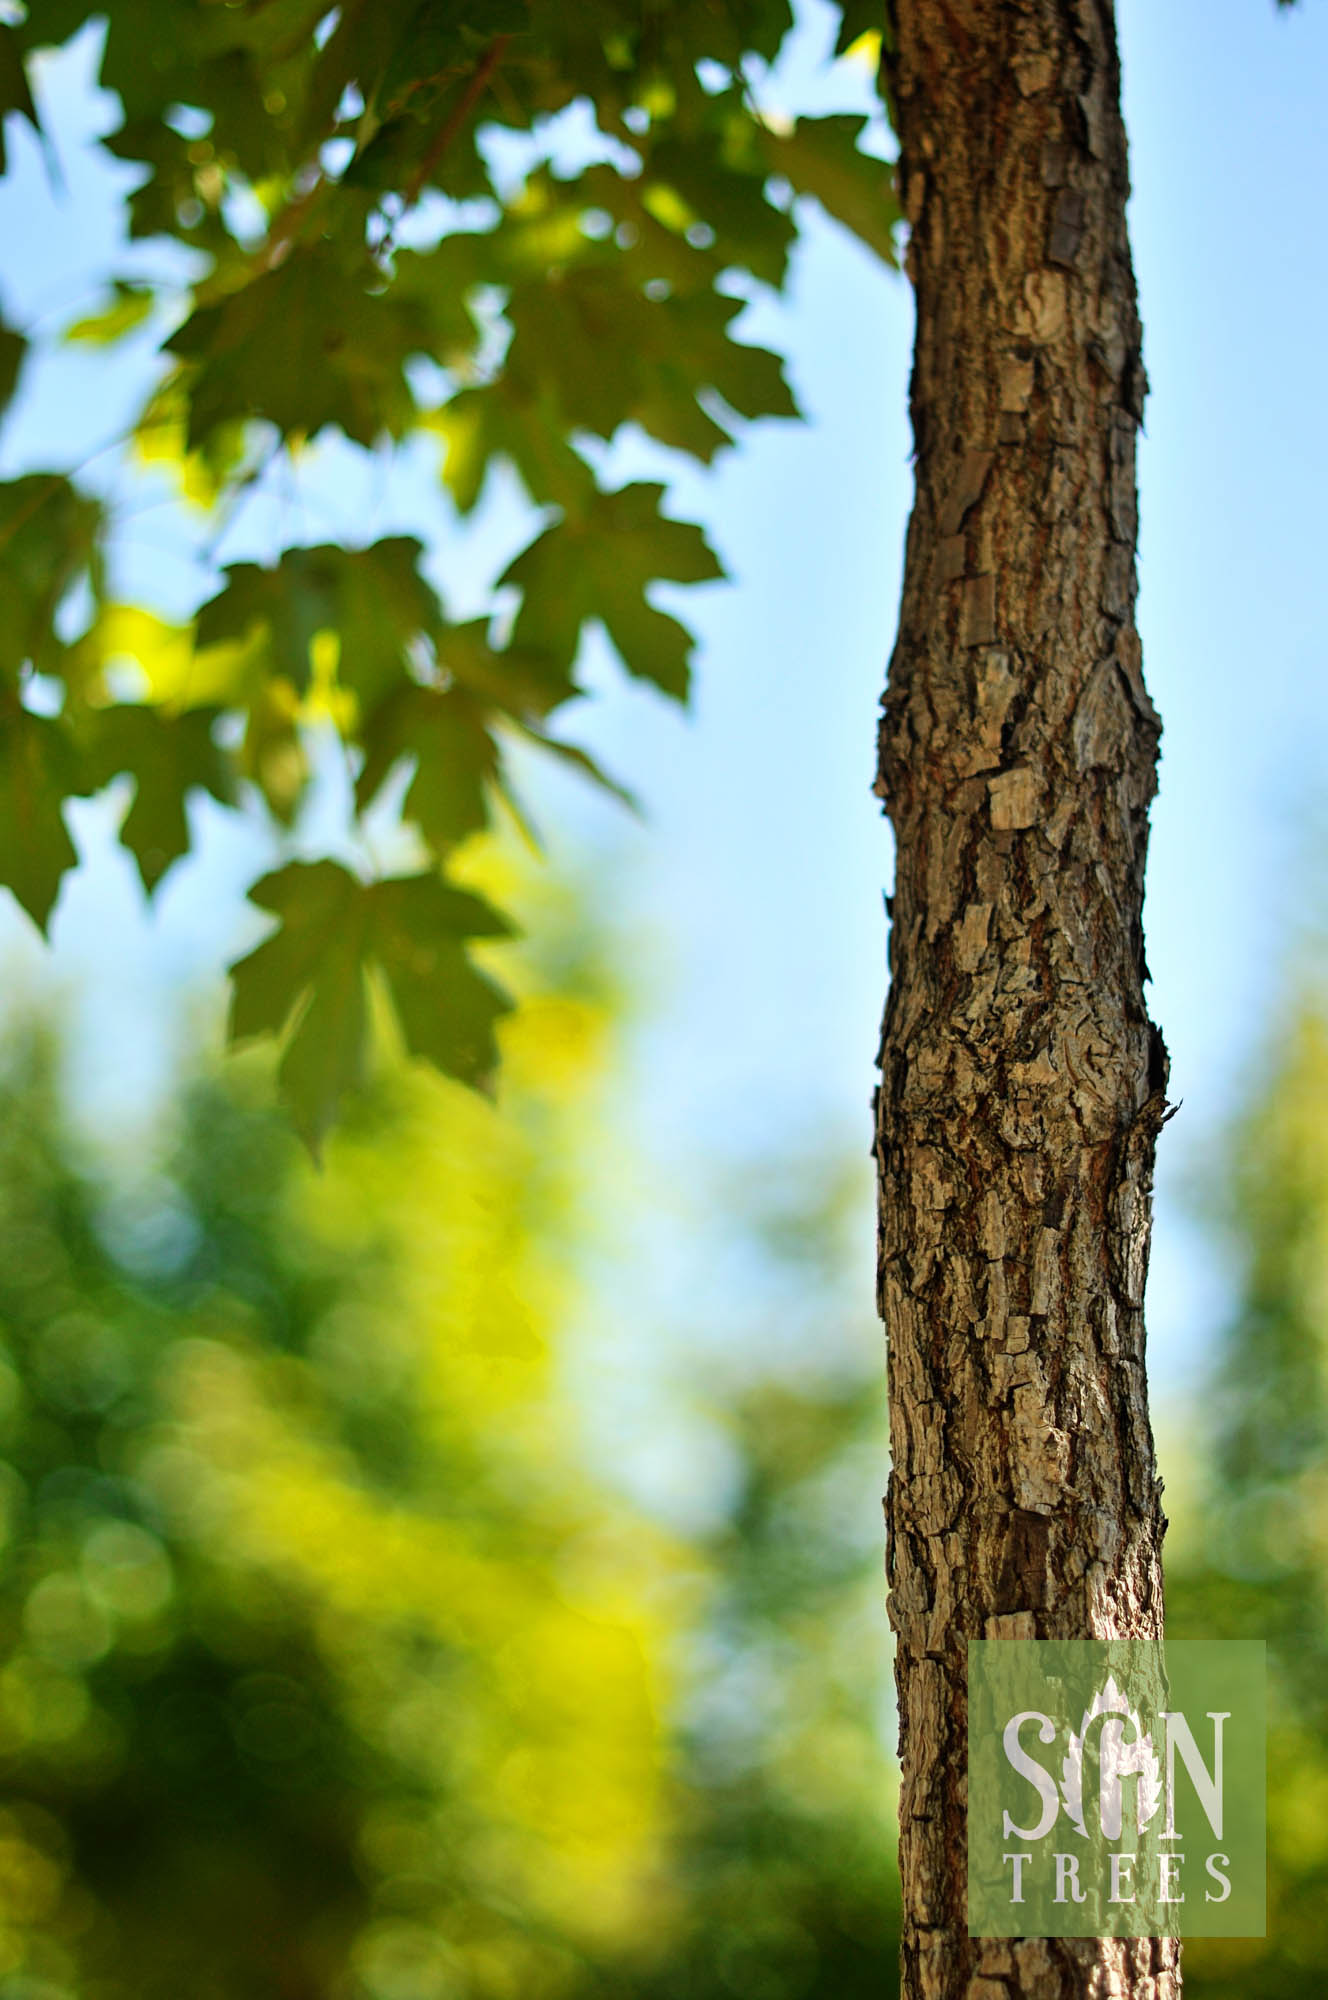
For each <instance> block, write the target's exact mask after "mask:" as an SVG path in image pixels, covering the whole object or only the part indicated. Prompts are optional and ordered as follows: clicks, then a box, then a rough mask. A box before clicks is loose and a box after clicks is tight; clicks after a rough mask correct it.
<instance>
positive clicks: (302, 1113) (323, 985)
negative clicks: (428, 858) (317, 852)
mask: <svg viewBox="0 0 1328 2000" xmlns="http://www.w3.org/2000/svg"><path fill="white" fill-rule="evenodd" d="M249 894H250V898H251V900H252V901H253V902H255V903H257V905H258V906H259V908H260V909H264V910H267V911H269V912H270V913H271V914H272V915H273V916H275V917H278V918H279V919H280V926H279V928H278V929H277V930H276V931H275V932H274V933H273V935H272V936H271V937H269V938H267V939H266V940H265V941H264V942H263V943H262V944H260V945H259V946H258V947H257V949H256V950H255V951H252V952H250V953H249V954H248V956H247V957H245V958H243V959H241V960H240V961H239V963H238V964H237V965H235V966H233V967H232V968H231V971H232V981H233V985H232V1001H231V1022H230V1032H231V1038H232V1040H234V1041H243V1040H247V1039H249V1038H250V1037H253V1036H256V1035H267V1034H272V1035H278V1036H282V1037H284V1038H285V1049H284V1052H283V1055H282V1059H281V1064H280V1067H279V1070H278V1079H279V1082H280V1086H281V1090H282V1094H283V1096H284V1097H285V1099H286V1102H287V1104H288V1106H289V1108H290V1111H291V1115H292V1118H293V1120H294V1122H295V1125H296V1127H297V1129H298V1130H299V1132H300V1133H301V1135H302V1137H303V1138H304V1139H305V1141H306V1143H307V1144H308V1146H309V1147H310V1150H311V1151H312V1152H313V1153H314V1154H315V1156H317V1153H318V1151H319V1148H320V1146H321V1144H322V1141H323V1139H324V1137H325V1136H326V1133H327V1131H328V1129H329V1127H330V1126H331V1124H332V1122H333V1120H334V1119H335V1117H336V1114H337V1107H338V1105H339V1103H340V1101H341V1099H342V1097H343V1096H344V1095H345V1094H346V1092H347V1091H348V1090H351V1089H353V1088H354V1087H355V1086H356V1085H357V1084H358V1083H359V1082H360V1080H361V1079H362V1077H363V1074H364V1070H365V1065H366V1062H367V1054H368V1051H367V1039H368V1000H367V990H366V980H367V978H368V977H369V976H370V974H371V973H374V972H377V973H378V974H380V975H381V976H382V978H383V979H384V981H385V983H386V986H387V989H388V992H389V994H390V996H391V999H392V1002H393V1006H394V1009H395V1012H396V1015H397V1019H398V1021H399V1023H400V1026H401V1031H402V1036H403V1039H404V1040H405V1043H406V1046H407V1048H408V1049H409V1051H410V1052H411V1054H412V1055H415V1056H419V1057H422V1058H423V1059H424V1060H426V1061H428V1062H431V1063H432V1064H433V1065H434V1066H435V1068H437V1069H439V1070H441V1071H442V1072H443V1074H444V1075H447V1076H451V1077H454V1078H456V1079H457V1080H458V1081H459V1082H462V1083H467V1084H470V1085H472V1086H474V1087H477V1088H478V1087H482V1086H483V1085H484V1084H485V1083H486V1081H487V1079H488V1078H489V1076H490V1075H491V1073H492V1070H493V1067H494V1064H495V1062H496V1060H497V1048H496V1044H495V1041H494V1025H495V1023H496V1021H497V1020H498V1018H499V1017H500V1016H501V1015H502V1014H503V1013H505V1012H507V1011H508V1010H509V1008H510V1004H511V1003H510V1002H509V1001H508V999H507V997H506V996H505V995H504V994H503V993H502V992H501V991H500V990H499V989H498V988H497V987H496V986H495V985H494V984H493V983H492V982H491V981H490V980H488V979H486V978H485V977H484V975H483V974H482V973H480V972H477V971H476V969H475V967H474V966H473V965H472V964H471V963H470V960H469V958H468V957H467V954H466V949H465V945H466V940H467V939H468V938H474V937H504V936H507V935H509V934H510V930H509V926H508V925H507V924H506V923H505V922H504V920H503V919H502V918H501V917H500V916H499V915H498V913H497V912H496V911H495V910H493V909H491V908H490V906H489V905H488V904H487V903H485V902H484V901H482V900H481V898H479V897H478V896H472V895H469V894H468V893H467V892H465V891H464V890H460V889H454V888H452V887H451V886H450V885H449V884H447V883H445V882H443V881H441V880H440V879H439V878H438V876H436V875H433V874H426V875H413V876H402V877H397V878H395V879H393V880H390V881H386V882H375V883H364V882H359V881H357V880H356V878H355V877H354V876H353V875H351V874H350V873H349V872H348V871H347V870H346V869H345V868H342V867H341V866H340V865H339V863H337V862H335V861H314V862H303V861H297V862H292V863H290V864H289V865H288V866H287V867H285V868H281V869H279V870H277V871H276V873H274V874H271V875H267V876H264V878H263V880H262V881H261V882H258V883H256V884H255V885H254V887H253V888H252V889H251V890H250V892H249Z"/></svg>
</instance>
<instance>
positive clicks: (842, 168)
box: [762, 112, 900, 265]
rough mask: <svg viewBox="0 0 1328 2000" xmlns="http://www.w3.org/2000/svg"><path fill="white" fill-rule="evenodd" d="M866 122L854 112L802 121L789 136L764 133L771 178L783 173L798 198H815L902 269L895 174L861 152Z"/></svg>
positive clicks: (796, 123)
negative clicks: (896, 234) (896, 231)
mask: <svg viewBox="0 0 1328 2000" xmlns="http://www.w3.org/2000/svg"><path fill="white" fill-rule="evenodd" d="M866 123H867V120H866V119H865V118H863V117H861V116H859V115H858V114H857V113H854V112H835V113H833V114H832V115H831V116H830V117H827V118H799V119H797V120H796V122H795V123H794V126H793V129H792V130H791V131H789V132H771V131H768V130H767V131H764V132H763V133H762V144H763V146H764V148H765V155H766V159H767V161H768V162H769V166H770V171H771V173H775V174H783V175H784V177H785V179H786V180H787V181H788V182H789V183H790V184H791V186H792V187H793V189H794V191H795V192H796V193H798V194H809V195H813V196H814V197H815V198H816V200H817V201H819V202H820V204H821V206H822V208H823V209H824V210H825V212H826V214H827V215H831V216H833V217H834V219H835V221H836V222H842V223H843V225H844V227H845V228H846V229H851V230H852V231H853V234H854V235H855V236H856V237H858V238H859V239H860V240H861V241H862V242H863V243H865V244H866V245H867V247H868V249H869V250H874V251H875V252H876V254H877V256H878V257H880V258H882V259H883V260H884V261H885V262H886V263H887V264H894V265H897V264H898V262H899V258H898V254H897V252H896V249H895V239H894V227H895V224H896V223H897V222H898V221H899V219H900V209H899V203H898V201H897V199H896V197H895V188H894V169H893V167H891V166H890V164H889V163H888V161H885V160H878V159H874V158H873V157H872V156H871V154H869V153H861V152H859V151H858V138H859V136H860V134H861V132H862V129H863V127H864V126H865V125H866Z"/></svg>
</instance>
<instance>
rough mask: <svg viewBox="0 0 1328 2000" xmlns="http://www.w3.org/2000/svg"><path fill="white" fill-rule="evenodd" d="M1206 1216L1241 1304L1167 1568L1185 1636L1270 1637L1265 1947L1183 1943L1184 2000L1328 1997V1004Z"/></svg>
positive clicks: (1248, 1133)
mask: <svg viewBox="0 0 1328 2000" xmlns="http://www.w3.org/2000/svg"><path fill="white" fill-rule="evenodd" d="M1271 1047H1272V1049H1273V1051H1274V1054H1273V1058H1272V1060H1271V1061H1270V1062H1269V1064H1268V1065H1267V1067H1266V1069H1265V1072H1264V1074H1263V1075H1262V1076H1261V1077H1260V1079H1259V1080H1258V1082H1257V1084H1256V1086H1255V1087H1254V1088H1253V1089H1252V1091H1251V1093H1250V1097H1249V1102H1248V1104H1247V1108H1246V1110H1245V1112H1244V1115H1243V1116H1242V1117H1241V1119H1240V1121H1239V1122H1238V1124H1237V1125H1236V1126H1235V1127H1234V1128H1233V1130H1232V1132H1231V1134H1230V1138H1229V1142H1228V1146H1227V1149H1226V1151H1225V1153H1224V1155H1223V1156H1222V1159H1221V1162H1220V1166H1219V1167H1218V1168H1217V1169H1216V1170H1215V1171H1214V1172H1213V1173H1212V1175H1211V1176H1210V1180H1209V1185H1208V1192H1207V1201H1206V1206H1207V1209H1208V1212H1209V1218H1210V1220H1211V1222H1212V1223H1213V1225H1214V1229H1215V1231H1216V1232H1220V1240H1221V1242H1222V1245H1223V1247H1224V1248H1225V1249H1226V1250H1227V1251H1228V1253H1230V1254H1231V1255H1232V1256H1233V1257H1234V1259H1235V1263H1236V1269H1237V1272H1238V1277H1239V1306H1238V1310H1237V1312H1236V1315H1235V1317H1234V1319H1233V1321H1232V1324H1231V1325H1230V1327H1229V1328H1228V1330H1227V1334H1226V1337H1225V1344H1224V1350H1223V1356H1222V1362H1221V1367H1220V1372H1219V1375H1218V1379H1217V1384H1216V1393H1215V1395H1214V1396H1213V1398H1212V1400H1211V1403H1210V1404H1209V1405H1208V1406H1206V1407H1205V1406H1202V1405H1201V1406H1200V1407H1199V1408H1198V1409H1197V1410H1196V1411H1194V1412H1193V1413H1191V1415H1190V1417H1189V1419H1188V1421H1187V1425H1186V1430H1187V1439H1186V1443H1187V1448H1188V1449H1187V1456H1188V1457H1189V1459H1190V1464H1189V1467H1188V1470H1189V1473H1190V1478H1191V1479H1192V1481H1193V1483H1194V1486H1195V1488H1196V1498H1195V1501H1194V1502H1192V1503H1191V1507H1190V1508H1189V1509H1187V1510H1186V1512H1185V1513H1184V1514H1183V1515H1182V1518H1181V1520H1180V1521H1179V1522H1178V1530H1179V1532H1178V1534H1177V1536H1176V1538H1175V1541H1174V1545H1173V1546H1172V1547H1170V1548H1169V1551H1168V1554H1169V1561H1168V1569H1167V1606H1168V1617H1167V1624H1168V1630H1169V1631H1170V1632H1171V1633H1172V1634H1173V1635H1174V1636H1176V1637H1177V1638H1205V1639H1209V1638H1251V1639H1266V1640H1267V1642H1268V1667H1269V1746H1268V1870H1269V1880H1268V1886H1269V1897H1268V1937H1267V1939H1266V1940H1248V1941H1247V1940H1230V1941H1227V1940H1216V1939H1206V1940H1192V1941H1190V1942H1189V1943H1187V1945H1186V1947H1185V1991H1186V1993H1187V1994H1188V1995H1190V1996H1191V2000H1237V1996H1240V2000H1318V1996H1319V1995H1320V1994H1322V1992H1323V1991H1324V1989H1325V1985H1328V996H1325V993H1324V992H1323V990H1321V989H1320V990H1315V989H1313V988H1310V989H1308V990H1307V991H1306V992H1305V993H1304V995H1303V996H1302V998H1301V1000H1300V1004H1299V1005H1298V1006H1297V1007H1295V1008H1294V1009H1293V1010H1292V1011H1291V1012H1290V1015H1289V1018H1288V1019H1287V1021H1286V1022H1285V1023H1284V1029H1283V1032H1281V1033H1280V1034H1278V1035H1277V1036H1276V1038H1275V1039H1274V1040H1273V1042H1272V1043H1271Z"/></svg>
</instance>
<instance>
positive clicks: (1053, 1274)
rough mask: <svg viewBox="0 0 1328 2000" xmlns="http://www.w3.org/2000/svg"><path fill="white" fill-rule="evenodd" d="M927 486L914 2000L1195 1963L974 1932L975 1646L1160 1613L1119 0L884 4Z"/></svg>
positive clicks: (912, 1402)
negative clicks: (1148, 1353)
mask: <svg viewBox="0 0 1328 2000" xmlns="http://www.w3.org/2000/svg"><path fill="white" fill-rule="evenodd" d="M895 13H896V18H895V21H894V23H893V30H894V41H895V49H894V53H893V55H892V56H891V58H890V71H889V74H890V81H891V84H892V87H893V92H894V97H895V102H896V108H897V120H898V130H899V139H900V146H901V165H900V171H901V189H902V197H903V203H904V208H905V213H906V215H907V218H908V221H909V225H910V247H909V259H908V261H909V272H910V276H911V278H912V280H913V284H914V288H915V292H916V301H917V334H916V351H915V358H914V369H913V380H912V391H911V401H912V419H913V433H914V441H915V448H916V479H917V491H916V498H915V503H914V509H913V515H912V519H911V522H910V526H909V532H908V545H907V555H906V562H905V573H904V588H903V602H902V609H901V615H900V627H899V636H898V640H897V643H896V646H895V651H894V656H893V659H892V661H891V666H890V675H889V683H888V688H887V692H886V698H885V702H884V705H883V722H882V729H881V754H880V775H879V779H878V786H877V789H878V791H879V792H880V793H881V795H882V797H883V798H884V799H885V801H886V805H887V810H888V812H889V815H890V818H891V820H892V822H893V824H894V829H895V835H896V845H897V862H896V882H895V892H894V897H893V904H892V925H891V938H890V966H891V985H890V996H889V1002H888V1005H887V1009H886V1017H885V1027H884V1034H883V1041H882V1051H881V1072H882V1075H881V1086H880V1091H879V1097H878V1126H879V1136H878V1151H879V1164H880V1190H881V1229H880V1287H881V1311H882V1316H883V1318H884V1320H885V1322H886V1328H887V1333H888V1337H889V1353H890V1383H891V1388H890V1421H891V1447H892V1459H893V1470H892V1472H891V1478H890V1492H889V1496H888V1500H887V1516H888V1529H889V1545H888V1556H887V1568H888V1573H889V1578H890V1585H891V1596H890V1609H891V1617H892V1622H893V1624H894V1627H895V1630H896V1633H897V1665H896V1678H897V1682H898V1689H899V1713H900V1756H901V1760H902V1765H903V1780H902V1793H901V1800H900V1865H901V1870H902V1875H903V1894H904V1940H903V1991H904V1994H905V1996H906V2000H958V1996H964V2000H1006V1996H1007V1995H1015V1994H1020V1995H1028V1996H1030V2000H1032V1996H1036V2000H1072V1996H1079V1995H1083V1996H1089V1995H1091V1996H1094V2000H1097V1997H1098V1996H1103V2000H1105V1996H1107V1995H1112V1996H1117V1995H1119V1996H1125V1995H1128V1996H1130V2000H1171V1996H1174V1995H1176V1994H1178V1993H1179V1987H1180V1977H1179V1951H1178V1947H1177V1945H1176V1944H1175V1942H1174V1941H1172V1940H1149V1939H1136V1940H1128V1939H1119V1940H1116V1939H1106V1940H1098V1941H1093V1940H1089V1941H1083V1940H1078V1941H1076V1940H1069V1939H1026V1940H1016V1941H1013V1942H1000V1941H994V1940H988V1941H982V1940H976V1939H970V1938H969V1937H968V1935H967V1913H966V1884H965V1861H966V1829H965V1790H966V1764H967V1747H966V1646H967V1641H968V1640H969V1639H970V1638H988V1639H991V1638H1078V1639H1084V1638H1096V1637H1104V1638H1105V1637H1120V1638H1127V1637H1129V1638H1143V1637H1152V1636H1157V1635H1159V1634H1160V1632H1161V1625H1162V1585H1161V1569H1160V1559H1159V1550H1160V1543H1161V1538H1162V1533H1163V1529H1164V1527H1165V1520H1164V1517H1163V1515H1162V1511H1161V1506H1160V1500H1159V1494H1160V1486H1159V1482H1158V1481H1157V1479H1156V1476H1155V1469H1154V1457H1153V1440H1152V1433H1151V1429H1150V1425H1149V1418H1148V1405H1147V1390H1146V1383H1145V1374H1144V1326H1143V1312H1142V1306H1143V1290H1144V1274H1145V1269H1146V1265H1147V1256H1148V1233H1149V1204H1150V1193H1151V1179H1152V1161H1153V1149H1154V1142H1155V1139H1156V1135H1157V1131H1158V1128H1159V1125H1160V1124H1161V1122H1162V1119H1163V1116H1164V1113H1165V1086H1166V1078H1167V1058H1166V1050H1165V1048H1164V1046H1163V1043H1162V1039H1161V1036H1160V1035H1159V1034H1158V1032H1157V1030H1156V1029H1155V1028H1154V1027H1153V1026H1152V1025H1151V1023H1150V1022H1149V1019H1148V1014H1147V1009H1146V1007H1145V1004H1144V997H1143V982H1144V979H1145V978H1146V976H1147V974H1146V968H1145V965H1144V956H1143V932H1142V900H1143V874H1144V854H1145V847H1146V843H1147V830H1148V829H1147V815H1148V803H1149V800H1150V798H1151V797H1152V794H1153V791H1154V789H1155V764H1156V754H1157V743H1158V736H1159V733H1160V724H1159V721H1158V717H1157V714H1156V712H1155V710H1154V708H1153V706H1152V703H1151V702H1150V701H1149V698H1148V695H1147V693H1146V691H1145V688H1144V683H1143V678H1142V674H1141V669H1140V648H1139V641H1138V637H1137V634H1136V631H1135V623H1134V600H1135V521H1136V514H1135V477H1134V454H1135V432H1136V428H1137V426H1138V422H1139V419H1140V416H1141V414H1142V406H1143V395H1144V390H1145V386H1146V385H1145V379H1144V373H1143V368H1142V365H1141V361H1140V327H1139V319H1138V312H1137V308H1136V301H1135V288H1134V276H1133V272H1132V269H1131V264H1130V253H1129V243H1128V239H1127V234H1126V225H1125V201H1126V195H1127V191H1128V185H1127V170H1126V153H1125V134H1124V129H1123V126H1122V123H1121V116H1120V106H1119V65H1118V58H1117V54H1116V46H1115V31H1114V21H1113V15H1112V7H1111V0H897V3H896V8H895Z"/></svg>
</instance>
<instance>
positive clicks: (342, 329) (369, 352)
mask: <svg viewBox="0 0 1328 2000" xmlns="http://www.w3.org/2000/svg"><path fill="white" fill-rule="evenodd" d="M426 261H427V260H425V259H420V260H418V262H419V263H424V262H426ZM411 268H412V270H415V269H417V266H416V267H411ZM381 283H382V281H381V276H380V274H379V273H378V272H377V271H376V269H375V268H374V267H372V266H369V267H367V268H366V266H365V264H364V262H363V260H361V261H360V262H359V263H351V262H349V261H348V260H347V259H346V258H345V257H344V256H342V255H339V254H338V253H337V252H336V251H334V250H333V249H332V248H331V247H330V246H329V245H327V244H324V243H313V244H307V245H303V246H301V247H299V248H297V249H295V250H293V251H292V252H291V253H290V255H289V256H288V257H287V258H286V260H285V262H284V263H283V264H282V265H280V267H279V268H278V269H277V270H275V271H268V272H265V273H264V274H263V275H262V276H260V277H257V278H253V279H251V280H250V282H249V283H248V284H246V285H244V286H243V287H242V288H241V289H240V290H239V291H236V292H233V293H232V294H231V295H230V296H229V297H228V298H225V299H223V300H221V301H220V302H219V303H218V304H215V305H204V306H200V307H198V308H197V309H196V310H195V312H194V313H193V314H192V315H191V317H190V318H189V319H187V320H186V321H185V323H184V325H183V326H182V327H180V328H179V330H178V331H177V332H175V333H173V334H172V335H171V337H170V339H169V340H168V341H167V342H166V346H167V347H168V348H169V349H170V351H171V352H172V353H174V354H178V355H179V356H180V357H181V358H182V359H183V360H185V361H188V362H190V363H191V364H192V375H191V379H190V382H189V428H188V441H189V444H190V446H191V448H192V447H195V446H197V445H199V444H200V443H201V442H202V441H203V440H204V439H205V438H206V437H207V436H208V434H209V433H210V432H211V431H213V430H215V429H217V428H218V426H221V425H225V424H230V423H234V422H236V421H237V420H247V419H250V418H260V417H261V418H266V419H267V420H268V421H269V422H270V423H273V424H275V425H276V426H277V428H278V430H280V431H281V433H282V435H283V436H284V437H292V436H295V437H309V438H312V437H316V436H317V435H318V433H319V432H320V431H322V430H324V429H326V428H328V427H329V426H333V427H335V428H337V429H339V430H341V431H344V433H345V434H346V436H347V437H349V438H353V439H354V440H355V441H356V443H358V444H363V445H371V444H373V443H374V441H375V439H377V438H379V437H381V436H383V435H384V434H385V433H386V434H387V435H388V436H390V437H400V436H402V435H403V433H404V432H405V431H406V430H408V429H409V428H410V425H411V423H412V422H413V420H414V418H415V414H416V409H415V399H414V397H413V396H412V394H411V392H410V387H409V384H408V383H407V380H406V374H405V364H406V362H407V360H409V358H410V357H411V356H412V355H414V354H432V353H436V352H437V351H438V349H439V347H440V346H441V345H442V344H443V342H444V340H445V338H446V333H447V329H446V326H445V325H440V321H439V317H438V312H437V311H436V310H431V309H430V306H431V303H432V305H433V306H435V307H436V306H437V303H438V302H437V299H436V297H434V296H433V295H432V294H429V293H427V292H425V291H424V289H423V288H422V287H421V286H420V285H418V284H416V283H414V282H413V281H412V282H410V283H406V282H403V283H402V284H401V285H400V286H396V285H394V286H391V287H390V288H384V289H377V290H370V289H369V286H370V285H381ZM449 304H450V309H451V311H452V312H453V314H456V313H460V312H463V311H464V308H463V307H461V306H460V305H459V302H457V301H456V300H455V299H452V300H451V301H450V302H449ZM472 334H473V329H472ZM474 337H475V338H477V337H478V336H477V335H475V336H474Z"/></svg>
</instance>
